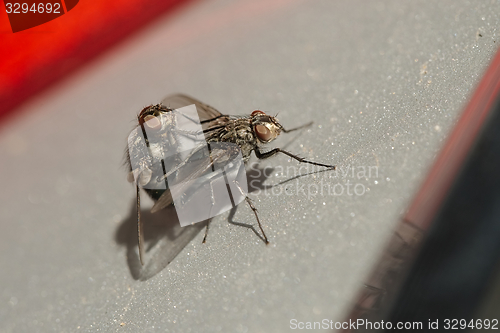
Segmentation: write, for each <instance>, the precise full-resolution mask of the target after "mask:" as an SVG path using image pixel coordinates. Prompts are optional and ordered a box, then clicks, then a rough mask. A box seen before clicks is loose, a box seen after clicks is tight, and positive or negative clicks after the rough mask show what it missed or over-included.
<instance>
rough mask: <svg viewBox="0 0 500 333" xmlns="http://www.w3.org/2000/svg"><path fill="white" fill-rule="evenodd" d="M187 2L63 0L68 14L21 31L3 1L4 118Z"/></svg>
mask: <svg viewBox="0 0 500 333" xmlns="http://www.w3.org/2000/svg"><path fill="white" fill-rule="evenodd" d="M4 2H7V1H4ZM183 2H187V0H161V1H153V0H146V1H133V0H108V1H80V2H78V4H77V5H76V1H74V0H73V1H71V0H66V1H62V3H63V7H64V12H65V14H64V15H61V16H60V17H57V18H55V19H53V20H51V21H49V22H47V23H44V24H42V25H39V26H35V27H33V28H30V29H27V30H24V31H20V32H17V33H13V32H12V28H11V26H10V23H9V19H8V16H7V12H6V9H5V7H2V9H1V10H0V12H1V13H0V36H1V37H0V45H1V46H0V48H1V50H2V61H0V119H4V118H5V115H7V114H8V113H10V111H13V110H14V109H15V108H16V107H18V106H19V105H20V104H22V103H23V102H24V101H26V100H27V99H28V98H29V97H30V96H32V95H34V94H36V93H38V92H40V91H42V90H43V89H44V88H46V87H48V86H49V85H50V84H52V83H54V82H56V81H58V80H59V79H61V78H63V77H64V76H66V75H68V74H69V73H71V72H73V71H74V70H76V69H78V68H79V67H81V66H82V65H84V64H85V63H86V62H88V61H89V60H91V59H92V58H94V57H96V56H97V55H99V54H100V53H102V52H104V51H105V50H107V49H108V48H110V47H111V46H113V45H114V44H116V43H118V42H119V41H120V40H122V39H124V38H125V37H127V36H128V35H130V34H131V33H133V32H134V31H136V30H138V29H139V28H141V27H143V26H144V25H146V24H148V23H150V22H151V21H152V20H154V19H155V18H157V17H159V16H161V15H163V14H165V13H166V12H167V11H169V10H173V9H174V8H175V7H176V6H177V5H179V4H180V3H183ZM75 5H76V6H75ZM68 6H69V7H70V8H72V10H71V11H68V10H69V9H68ZM73 7H74V8H73Z"/></svg>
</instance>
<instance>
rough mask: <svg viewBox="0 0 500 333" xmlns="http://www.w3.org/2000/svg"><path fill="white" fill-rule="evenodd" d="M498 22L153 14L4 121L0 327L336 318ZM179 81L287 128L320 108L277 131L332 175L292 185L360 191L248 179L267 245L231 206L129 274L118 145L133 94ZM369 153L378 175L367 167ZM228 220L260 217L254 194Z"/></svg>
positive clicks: (348, 5)
mask: <svg viewBox="0 0 500 333" xmlns="http://www.w3.org/2000/svg"><path fill="white" fill-rule="evenodd" d="M499 23H500V2H499V1H458V0H447V1H439V2H432V1H411V2H410V1H369V2H368V1H326V0H325V1H314V2H303V1H285V0H275V1H264V0H257V1H253V0H241V1H223V0H214V1H207V2H198V3H194V4H192V5H190V6H188V7H185V8H184V9H182V10H181V11H179V12H178V13H177V15H176V16H175V17H171V16H168V17H166V18H165V20H160V21H159V22H157V23H155V24H154V25H153V26H151V27H149V28H148V29H147V30H146V31H143V32H142V33H140V34H139V35H136V36H135V37H133V38H132V39H129V40H128V41H127V42H126V43H124V44H122V45H121V46H120V47H118V48H116V49H114V50H113V51H112V52H110V53H108V54H107V55H105V56H104V57H102V58H100V59H99V60H98V61H96V62H94V63H92V64H90V65H89V66H88V67H86V69H85V70H84V71H81V72H79V73H77V74H76V75H74V76H73V77H71V78H70V79H68V80H66V81H64V82H63V83H61V84H59V85H58V86H56V87H54V88H52V89H51V90H50V91H49V92H46V93H45V94H44V95H42V96H39V97H37V98H36V99H34V100H32V101H31V102H30V103H29V104H28V105H26V106H25V107H24V108H23V109H22V110H19V114H20V115H19V117H16V118H15V119H13V120H11V121H10V122H9V123H7V124H4V126H3V128H2V129H1V132H0V156H2V159H1V161H0V170H2V172H1V175H0V181H1V184H2V187H1V190H0V202H2V205H1V207H0V267H1V273H0V330H1V331H2V332H49V331H58V332H75V331H89V332H95V331H103V332H109V331H120V332H139V331H140V332H157V331H158V332H164V331H172V332H215V331H221V332H228V331H230V332H282V331H287V330H289V329H290V320H291V319H297V320H298V321H319V320H322V319H324V318H327V319H331V320H341V319H342V318H343V317H342V316H343V315H344V314H345V312H346V311H347V310H348V308H349V306H350V305H351V303H350V302H351V300H352V298H353V296H354V294H356V293H357V290H358V287H359V286H360V284H361V283H362V281H363V278H364V276H365V275H366V274H367V273H368V271H369V270H370V268H371V265H372V264H374V263H375V262H376V258H377V255H378V251H380V249H381V247H382V246H383V244H384V241H385V239H386V236H387V235H388V234H389V232H390V230H391V227H392V226H394V224H395V223H396V222H397V219H398V217H399V216H400V215H401V213H402V211H404V209H405V207H406V205H407V204H408V203H409V200H411V198H412V195H413V194H414V192H415V191H416V190H417V188H418V186H419V182H420V181H421V180H422V178H423V177H424V176H425V172H426V171H427V168H428V167H429V165H430V163H431V161H432V160H433V158H434V156H435V155H436V153H437V152H438V151H439V149H440V147H441V145H442V143H443V140H444V139H445V138H446V134H447V133H448V131H449V130H450V128H451V127H452V126H453V123H454V121H455V120H456V119H457V116H458V115H459V113H460V110H461V108H462V106H463V105H464V103H465V102H466V101H467V99H468V97H469V94H470V93H471V91H472V89H473V88H474V85H475V84H476V83H477V82H478V80H479V78H480V77H481V74H482V71H483V70H484V68H485V67H486V66H487V64H488V63H489V61H490V59H491V56H492V55H493V53H494V52H495V50H496V48H497V45H498V44H499V43H500V41H499V40H498V38H499V31H498V27H499ZM175 92H183V93H187V94H190V95H192V96H194V97H196V98H199V99H200V100H202V101H204V102H206V103H208V104H210V105H212V106H214V107H216V108H218V109H219V110H220V111H221V112H223V113H232V114H244V113H248V112H250V111H251V110H253V109H255V108H261V109H263V110H267V111H272V112H278V111H279V112H280V114H279V118H280V121H281V122H282V124H283V125H285V126H289V127H292V126H296V125H300V124H302V123H304V122H307V121H309V120H314V121H315V124H314V126H313V127H312V128H311V129H309V130H307V131H304V132H303V133H302V134H301V135H299V136H298V137H296V136H295V135H291V134H290V135H289V136H286V137H285V136H283V137H282V138H280V140H279V142H277V145H280V146H284V145H286V146H287V149H288V150H290V151H293V152H295V153H298V154H300V155H302V156H304V157H307V158H310V159H312V160H315V161H323V162H327V163H328V162H331V163H335V164H336V165H337V166H338V167H339V169H340V170H341V171H340V172H339V177H338V178H336V179H335V178H332V179H327V178H325V177H326V175H328V174H327V173H320V174H316V175H315V176H312V175H310V176H306V177H301V178H298V179H297V180H293V181H291V182H289V183H287V184H288V185H290V186H292V185H293V186H294V187H295V186H296V184H298V185H299V186H300V185H304V184H305V186H306V187H307V186H309V185H311V184H316V185H318V186H320V185H321V180H323V181H324V182H326V181H330V182H331V184H336V183H340V184H345V182H346V181H349V182H350V183H351V184H362V186H363V187H364V188H365V189H366V193H365V194H364V195H359V196H358V195H347V194H346V193H344V194H343V195H337V196H335V195H327V194H326V193H324V194H323V195H317V196H315V197H311V198H307V197H304V196H301V195H289V196H287V195H281V196H274V195H268V196H266V195H265V193H261V194H260V195H257V194H255V193H254V194H253V195H252V198H253V199H254V202H255V204H256V206H257V208H258V209H259V213H260V217H261V219H262V221H263V224H264V228H265V230H266V233H267V236H268V237H269V238H270V241H271V244H270V245H269V246H265V245H264V244H263V243H262V241H261V240H260V239H259V238H258V237H257V236H256V235H255V234H254V233H253V232H252V231H251V230H248V229H246V228H243V227H238V226H234V225H231V224H229V223H228V222H227V214H224V215H222V216H219V217H217V218H216V219H215V220H214V222H213V223H212V225H211V229H210V232H209V235H208V242H207V243H206V244H202V243H201V241H202V238H203V232H201V233H199V234H198V235H197V236H196V237H195V238H194V239H193V240H192V241H191V242H189V243H188V245H187V246H186V247H185V248H184V249H183V250H182V251H181V252H180V254H179V255H178V256H177V257H176V258H175V259H174V261H173V262H172V263H170V264H169V265H168V266H167V267H165V268H163V269H161V271H160V272H159V273H157V274H152V275H153V276H150V277H148V278H147V279H145V281H143V280H140V279H139V280H138V279H137V275H134V274H135V273H134V269H135V268H134V266H133V262H134V259H133V258H129V259H127V253H128V254H129V256H133V255H134V252H133V251H134V250H135V249H134V248H133V247H131V246H130V244H133V241H134V239H135V238H134V237H135V234H134V232H135V230H134V227H133V226H132V225H131V224H130V222H131V221H132V220H131V216H130V214H131V212H133V200H134V191H133V188H132V186H131V185H130V184H129V183H127V181H126V171H125V169H124V168H123V167H122V166H121V164H122V157H123V151H124V148H125V144H126V137H127V135H128V132H129V131H130V130H131V129H132V128H133V125H134V122H133V120H134V117H135V115H136V114H137V113H138V112H139V110H140V109H141V108H142V107H143V106H145V105H148V104H150V103H156V102H158V101H160V100H161V99H162V98H163V97H164V96H165V95H167V94H170V93H175ZM291 165H296V166H298V164H297V163H296V162H294V161H290V160H289V159H288V158H286V157H284V156H280V157H276V158H273V159H271V160H267V161H264V162H262V164H261V167H265V166H269V167H273V168H275V170H278V169H279V166H283V167H285V168H286V166H291ZM353 166H354V167H356V173H355V174H354V177H353V175H352V173H348V174H347V175H345V177H343V176H342V173H341V172H342V170H344V172H345V170H347V168H348V167H353ZM362 166H365V167H368V166H377V167H378V177H375V176H373V175H372V177H361V178H360V179H358V177H357V171H359V169H358V168H359V167H362ZM285 179H286V178H284V177H283V176H279V177H276V176H272V177H270V178H269V179H268V180H267V181H266V183H265V184H276V183H279V182H281V181H283V180H285ZM360 186H361V185H360ZM276 189H277V188H276ZM358 189H361V187H359V188H358ZM368 189H369V190H368ZM235 220H236V221H238V222H245V223H254V220H253V216H252V215H251V212H250V210H249V209H248V207H246V206H241V207H240V209H239V210H238V212H237V213H236V217H235ZM169 241H170V240H169V237H163V238H162V239H161V240H160V241H159V242H160V243H159V244H163V245H161V246H164V247H165V246H166V247H168V246H170V245H169V244H170V243H169ZM127 244H128V245H127ZM154 249H158V247H156V248H154ZM154 249H153V250H154ZM150 255H151V252H150ZM157 257H158V256H157ZM157 257H153V258H152V259H155V258H156V259H157V260H160V259H158V258H157ZM160 257H161V256H160ZM158 265H160V266H161V264H158ZM160 268H162V267H160Z"/></svg>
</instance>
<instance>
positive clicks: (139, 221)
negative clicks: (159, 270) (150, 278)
mask: <svg viewBox="0 0 500 333" xmlns="http://www.w3.org/2000/svg"><path fill="white" fill-rule="evenodd" d="M135 187H136V195H137V205H136V208H137V242H138V244H139V260H140V261H141V265H143V266H144V228H143V227H142V219H141V194H140V192H139V185H138V184H136V185H135Z"/></svg>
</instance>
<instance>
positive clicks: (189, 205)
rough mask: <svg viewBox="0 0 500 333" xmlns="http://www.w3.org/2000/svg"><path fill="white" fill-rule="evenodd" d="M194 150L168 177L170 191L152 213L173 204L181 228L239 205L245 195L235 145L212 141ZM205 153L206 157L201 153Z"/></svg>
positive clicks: (241, 171) (243, 177) (238, 150)
mask: <svg viewBox="0 0 500 333" xmlns="http://www.w3.org/2000/svg"><path fill="white" fill-rule="evenodd" d="M209 146H210V149H209V150H207V151H203V154H200V152H201V151H202V150H201V149H200V151H195V152H194V153H193V154H192V155H191V156H190V157H189V158H187V159H186V160H185V161H184V162H183V164H182V165H181V166H179V168H178V170H177V171H176V173H175V176H174V177H173V178H169V180H168V182H169V187H170V191H168V192H165V193H163V195H162V196H161V197H160V198H159V199H158V200H157V201H156V203H155V205H154V206H153V208H152V210H151V212H152V213H154V212H156V211H158V210H160V209H163V208H165V207H167V206H168V205H170V204H171V203H174V204H175V208H176V211H177V214H178V216H179V220H180V222H181V225H188V224H191V223H196V222H199V221H203V220H206V219H208V218H211V217H213V216H216V215H218V214H220V213H222V212H224V211H227V210H229V209H230V208H232V207H233V206H235V205H237V204H239V203H240V202H241V201H243V200H244V198H245V197H246V195H247V192H248V188H247V184H246V176H245V167H244V162H243V159H242V156H241V150H240V148H239V146H238V145H236V144H232V143H226V142H212V143H210V144H209ZM208 151H209V154H205V153H206V152H208Z"/></svg>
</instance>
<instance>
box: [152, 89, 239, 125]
mask: <svg viewBox="0 0 500 333" xmlns="http://www.w3.org/2000/svg"><path fill="white" fill-rule="evenodd" d="M161 103H162V104H163V105H165V106H166V107H169V108H171V109H178V108H182V107H184V106H188V105H192V104H194V105H196V109H197V111H198V116H199V117H200V121H201V122H202V126H203V129H207V128H209V127H211V126H213V125H216V124H219V125H220V124H223V123H224V122H226V121H227V120H228V119H229V117H228V116H225V115H223V114H222V113H220V112H219V111H217V110H216V109H215V108H213V107H211V106H210V105H207V104H205V103H202V102H200V101H199V100H197V99H195V98H193V97H190V96H187V95H183V94H176V95H171V96H167V97H165V98H164V99H163V100H162V101H161Z"/></svg>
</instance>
